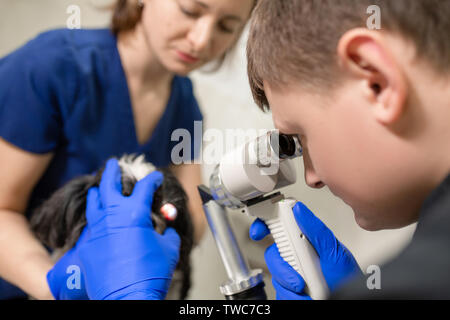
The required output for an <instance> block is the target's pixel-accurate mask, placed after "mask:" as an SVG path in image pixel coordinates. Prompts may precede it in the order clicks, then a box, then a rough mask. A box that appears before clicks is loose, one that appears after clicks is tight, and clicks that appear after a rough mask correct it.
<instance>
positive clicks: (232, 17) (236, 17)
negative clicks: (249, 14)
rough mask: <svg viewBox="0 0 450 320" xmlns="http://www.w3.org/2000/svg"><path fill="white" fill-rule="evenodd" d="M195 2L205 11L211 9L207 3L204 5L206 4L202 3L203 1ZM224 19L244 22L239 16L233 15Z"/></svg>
mask: <svg viewBox="0 0 450 320" xmlns="http://www.w3.org/2000/svg"><path fill="white" fill-rule="evenodd" d="M194 2H195V3H196V4H198V5H199V6H201V7H203V8H204V9H209V6H208V5H207V4H206V3H204V2H201V1H198V0H194ZM224 18H225V19H230V20H236V21H239V22H241V21H242V18H240V17H238V16H234V15H231V14H229V15H226V16H224Z"/></svg>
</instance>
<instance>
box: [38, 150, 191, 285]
mask: <svg viewBox="0 0 450 320" xmlns="http://www.w3.org/2000/svg"><path fill="white" fill-rule="evenodd" d="M119 166H120V169H121V173H122V194H123V195H125V196H129V195H131V194H132V192H133V188H134V186H135V184H136V182H137V181H139V180H141V179H142V178H144V177H145V176H147V175H148V174H149V173H151V172H152V171H154V170H156V168H155V167H154V166H153V165H152V164H151V163H149V162H146V161H145V159H144V156H139V157H136V156H134V155H127V156H123V157H121V158H120V159H119ZM103 170H104V167H103V168H102V169H100V170H99V171H98V172H97V174H96V175H85V176H81V177H78V178H75V179H73V180H71V181H69V182H68V183H67V184H66V185H64V186H63V187H62V188H60V189H58V190H57V191H56V192H55V193H54V194H53V195H52V196H51V197H50V198H49V199H48V200H46V201H45V202H44V203H43V204H42V205H40V206H39V207H38V208H37V209H36V210H35V211H34V212H33V215H32V217H31V221H30V225H31V229H32V230H33V232H34V233H35V235H36V236H37V238H38V239H39V240H40V241H41V242H42V243H43V244H45V245H46V246H48V247H49V248H51V249H62V251H63V252H64V251H66V250H69V249H71V248H72V247H73V246H74V245H75V244H76V242H77V240H78V238H79V236H80V235H81V232H82V231H83V228H84V227H85V226H86V215H85V212H86V197H87V193H88V190H89V189H90V188H91V187H93V186H99V184H100V181H101V176H102V173H103ZM158 170H159V171H161V172H162V173H163V175H164V180H163V182H162V184H161V186H160V187H159V188H158V189H157V190H156V192H155V194H154V195H153V203H152V211H151V212H149V214H151V219H152V222H153V226H154V228H155V230H156V231H157V232H159V233H163V232H164V230H165V229H166V228H167V227H172V228H174V229H175V230H176V231H177V233H178V235H179V236H180V239H181V246H180V261H179V264H178V266H181V268H189V267H188V266H189V255H190V252H191V249H192V246H193V234H194V232H193V231H194V230H193V228H194V227H193V224H192V220H191V215H190V213H189V210H188V207H187V196H186V193H185V192H184V189H183V188H182V186H181V185H180V183H179V182H178V180H177V179H176V177H175V176H174V175H173V174H172V173H171V172H170V171H169V170H168V169H161V168H158ZM168 206H169V211H172V212H173V210H176V213H177V214H176V218H175V219H173V217H174V216H173V215H170V212H169V215H168V212H167V207H168ZM186 292H187V291H186Z"/></svg>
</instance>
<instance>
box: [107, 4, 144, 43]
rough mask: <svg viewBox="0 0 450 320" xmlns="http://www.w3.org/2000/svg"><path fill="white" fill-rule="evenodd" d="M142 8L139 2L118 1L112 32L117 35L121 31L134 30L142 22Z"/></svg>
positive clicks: (112, 22)
mask: <svg viewBox="0 0 450 320" xmlns="http://www.w3.org/2000/svg"><path fill="white" fill-rule="evenodd" d="M142 8H143V6H142V5H141V4H140V3H139V0H117V1H116V3H115V5H114V7H113V10H114V11H113V15H112V21H111V30H112V32H113V33H114V34H115V35H117V34H119V32H121V31H128V30H132V29H134V27H135V26H136V24H137V23H138V22H139V21H140V20H141V16H142Z"/></svg>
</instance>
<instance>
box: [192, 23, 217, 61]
mask: <svg viewBox="0 0 450 320" xmlns="http://www.w3.org/2000/svg"><path fill="white" fill-rule="evenodd" d="M213 33H214V23H213V21H209V20H206V19H204V20H202V19H200V20H198V21H197V22H196V23H195V24H194V25H193V26H192V28H191V30H190V31H189V34H188V39H189V42H190V43H191V46H192V49H193V51H194V52H195V53H200V52H204V51H208V50H209V49H210V48H211V44H212V38H213Z"/></svg>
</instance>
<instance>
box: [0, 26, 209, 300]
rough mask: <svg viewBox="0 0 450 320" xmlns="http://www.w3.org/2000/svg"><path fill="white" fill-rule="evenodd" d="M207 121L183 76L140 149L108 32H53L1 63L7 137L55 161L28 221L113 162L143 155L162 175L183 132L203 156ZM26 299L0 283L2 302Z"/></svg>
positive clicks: (0, 113) (0, 122)
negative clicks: (71, 184) (200, 131)
mask: <svg viewBox="0 0 450 320" xmlns="http://www.w3.org/2000/svg"><path fill="white" fill-rule="evenodd" d="M202 119H203V117H202V114H201V111H200V109H199V107H198V104H197V101H196V99H195V97H194V94H193V88H192V83H191V81H190V80H189V79H188V78H186V77H179V76H175V78H174V80H173V82H172V91H171V95H170V98H169V102H168V104H167V107H166V109H165V111H164V113H163V115H162V117H161V119H160V120H159V122H158V124H157V126H156V128H155V130H154V132H153V134H152V136H151V138H150V139H149V140H148V141H147V142H146V143H144V144H142V145H140V144H139V142H138V140H137V137H136V130H135V125H134V119H133V111H132V107H131V99H130V95H129V91H128V85H127V80H126V77H125V72H124V70H123V67H122V64H121V60H120V56H119V52H118V49H117V38H116V37H115V36H114V35H113V34H112V33H111V31H110V30H108V29H92V30H69V29H61V30H52V31H49V32H45V33H43V34H41V35H39V36H37V37H36V38H35V39H33V40H31V41H29V42H28V43H27V44H25V45H24V46H23V47H21V48H19V49H18V50H16V51H14V52H12V53H11V54H9V55H7V56H6V57H4V58H2V59H0V136H1V137H2V138H3V139H5V140H6V141H8V142H10V143H12V144H14V145H16V146H17V147H19V148H21V149H24V150H26V151H29V152H33V153H38V154H43V153H48V152H53V153H54V157H53V159H52V161H51V163H50V165H49V167H48V168H47V170H46V172H45V173H44V175H43V176H42V178H41V180H40V181H39V182H38V184H37V186H36V187H35V189H34V191H33V193H32V195H31V197H30V202H29V205H28V209H27V216H28V217H29V216H30V213H31V211H32V209H33V208H35V207H36V206H37V205H38V204H39V203H41V202H42V201H43V200H45V199H46V198H47V197H48V196H49V195H50V194H51V193H52V192H54V191H55V190H56V189H57V188H59V187H61V186H62V185H63V184H64V183H65V182H67V181H69V180H71V179H73V178H74V177H77V176H79V175H83V174H90V173H94V172H95V171H96V170H98V169H99V168H100V167H101V166H102V165H104V163H105V161H106V160H107V159H108V158H110V157H112V156H116V157H120V156H121V155H123V154H131V153H140V154H141V153H142V154H145V155H146V158H147V160H148V161H150V162H152V163H153V164H154V165H156V166H158V167H165V166H168V165H170V164H171V151H172V148H173V147H174V146H175V145H177V144H178V143H180V141H178V139H177V141H171V135H172V132H173V131H174V130H176V129H186V130H187V131H189V133H190V134H191V139H192V140H191V141H192V149H191V155H192V157H191V158H194V157H196V156H198V154H199V150H194V149H193V147H194V138H196V139H200V140H201V137H195V135H194V121H202ZM195 145H196V146H200V142H199V141H197V143H196V144H195ZM18 295H20V291H18V290H17V289H13V287H12V286H11V285H9V284H8V283H6V282H5V281H2V280H1V279H0V298H13V297H15V296H16V297H17V296H18ZM22 295H23V293H22Z"/></svg>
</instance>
